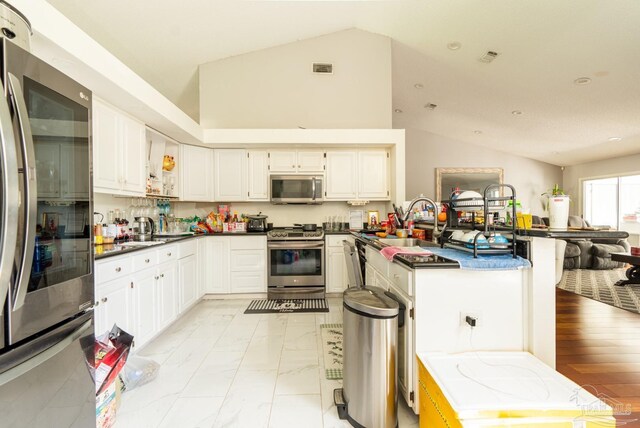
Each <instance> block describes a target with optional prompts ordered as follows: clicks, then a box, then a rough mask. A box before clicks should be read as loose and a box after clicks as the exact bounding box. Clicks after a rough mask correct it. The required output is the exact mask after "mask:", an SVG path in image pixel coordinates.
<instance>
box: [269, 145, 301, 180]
mask: <svg viewBox="0 0 640 428" xmlns="http://www.w3.org/2000/svg"><path fill="white" fill-rule="evenodd" d="M296 162H297V159H296V152H295V151H293V150H291V151H281V150H275V151H272V152H269V171H270V172H271V173H272V174H273V173H276V172H296V169H297V168H296V165H297V163H296Z"/></svg>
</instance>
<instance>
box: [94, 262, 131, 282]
mask: <svg viewBox="0 0 640 428" xmlns="http://www.w3.org/2000/svg"><path fill="white" fill-rule="evenodd" d="M130 273H131V258H130V257H118V258H117V259H116V260H109V261H100V262H99V263H98V264H97V266H96V283H98V284H101V283H104V282H108V281H112V280H114V279H118V278H122V277H124V276H126V275H129V274H130Z"/></svg>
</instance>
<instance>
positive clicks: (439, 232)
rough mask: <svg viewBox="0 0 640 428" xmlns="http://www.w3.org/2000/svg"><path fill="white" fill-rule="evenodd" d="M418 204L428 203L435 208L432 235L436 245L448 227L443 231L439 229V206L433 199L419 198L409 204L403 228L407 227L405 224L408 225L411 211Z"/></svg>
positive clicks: (403, 219)
mask: <svg viewBox="0 0 640 428" xmlns="http://www.w3.org/2000/svg"><path fill="white" fill-rule="evenodd" d="M418 202H427V203H429V204H431V205H432V206H433V233H432V241H433V242H435V243H436V244H437V243H438V237H439V236H440V235H442V232H444V229H445V228H446V227H447V226H446V225H445V226H444V227H443V228H442V230H439V229H438V213H437V212H436V211H437V210H438V206H437V205H436V203H435V202H434V201H433V199H429V198H427V197H426V196H422V195H420V196H418V197H417V198H415V199H414V200H412V201H411V203H410V204H409V207H408V208H407V212H406V213H405V214H404V217H402V227H404V226H405V224H406V223H407V220H409V216H410V215H411V210H412V209H413V207H414V206H415V205H416V204H417V203H418Z"/></svg>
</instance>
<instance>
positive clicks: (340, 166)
mask: <svg viewBox="0 0 640 428" xmlns="http://www.w3.org/2000/svg"><path fill="white" fill-rule="evenodd" d="M357 163H358V162H357V155H356V152H327V179H326V192H325V197H326V199H330V200H331V199H333V200H337V201H346V200H349V199H355V198H356V196H357Z"/></svg>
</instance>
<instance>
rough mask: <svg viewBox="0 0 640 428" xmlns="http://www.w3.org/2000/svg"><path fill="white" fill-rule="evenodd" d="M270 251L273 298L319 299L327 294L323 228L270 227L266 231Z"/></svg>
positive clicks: (269, 288)
mask: <svg viewBox="0 0 640 428" xmlns="http://www.w3.org/2000/svg"><path fill="white" fill-rule="evenodd" d="M267 252H268V256H267V259H268V270H269V276H268V280H267V284H268V297H269V298H270V299H317V298H323V297H324V296H325V251H324V233H323V232H322V230H318V231H315V232H304V231H302V229H294V228H290V229H274V230H271V231H269V233H268V234H267Z"/></svg>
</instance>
